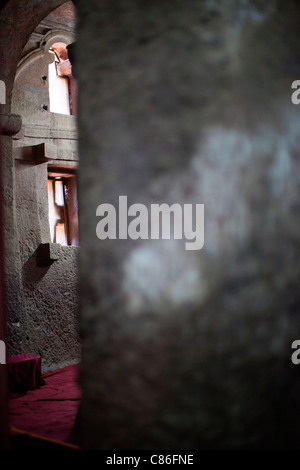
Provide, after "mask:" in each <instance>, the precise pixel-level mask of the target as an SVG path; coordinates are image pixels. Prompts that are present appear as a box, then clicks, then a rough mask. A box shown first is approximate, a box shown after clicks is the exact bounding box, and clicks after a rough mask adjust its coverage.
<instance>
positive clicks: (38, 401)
mask: <svg viewBox="0 0 300 470" xmlns="http://www.w3.org/2000/svg"><path fill="white" fill-rule="evenodd" d="M78 371H79V365H72V366H67V367H64V368H62V369H58V370H55V371H52V372H47V373H45V374H43V379H44V380H45V385H42V386H41V387H40V388H39V389H36V390H30V391H27V392H26V393H14V394H11V397H10V402H9V416H10V418H9V419H10V426H12V427H13V428H16V429H19V430H21V431H26V432H27V433H32V434H36V435H39V436H41V437H43V438H48V439H53V440H57V441H61V442H67V443H72V444H78V442H77V438H76V432H75V431H74V424H75V419H76V416H77V412H78V408H79V404H80V399H81V392H80V388H79V386H78V381H77V378H78Z"/></svg>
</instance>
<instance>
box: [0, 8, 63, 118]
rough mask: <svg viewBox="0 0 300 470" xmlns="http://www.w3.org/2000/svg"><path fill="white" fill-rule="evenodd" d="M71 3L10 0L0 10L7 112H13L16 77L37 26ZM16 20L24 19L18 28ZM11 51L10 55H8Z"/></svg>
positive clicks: (0, 35) (1, 50)
mask: <svg viewBox="0 0 300 470" xmlns="http://www.w3.org/2000/svg"><path fill="white" fill-rule="evenodd" d="M67 1H68V0H49V1H47V2H44V1H43V0H38V1H35V2H33V1H29V2H19V1H18V0H10V1H8V2H7V3H6V5H5V6H4V8H3V9H2V10H1V11H0V13H1V14H0V58H1V63H2V66H1V76H0V79H1V80H3V81H4V82H5V84H6V92H7V99H6V112H7V111H9V110H10V106H11V96H12V89H13V83H14V77H15V74H16V71H17V67H18V63H19V59H20V57H21V54H22V51H23V48H24V46H25V44H26V43H27V41H28V39H29V38H30V35H31V34H32V32H33V31H34V29H35V28H36V26H37V25H38V24H39V23H40V22H41V21H42V20H43V19H44V18H46V17H47V16H48V15H49V13H51V12H52V11H53V10H55V9H56V8H58V7H59V6H61V5H63V4H64V3H67ZM16 17H20V18H22V21H20V22H19V23H18V26H17V27H16V23H15V22H13V21H12V20H11V19H12V18H16ZM8 45H9V47H8ZM8 49H9V51H10V53H9V54H7V50H8Z"/></svg>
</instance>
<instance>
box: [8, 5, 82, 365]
mask: <svg viewBox="0 0 300 470" xmlns="http://www.w3.org/2000/svg"><path fill="white" fill-rule="evenodd" d="M45 3H47V2H37V3H36V5H33V3H32V2H27V4H26V5H24V8H23V10H22V9H21V10H19V6H18V5H17V2H14V1H10V2H8V3H7V5H6V6H5V7H4V8H3V9H2V10H1V14H0V23H1V25H2V26H3V27H2V28H1V38H2V39H1V46H0V56H1V57H2V58H3V60H2V62H1V63H2V68H1V78H2V79H4V80H5V83H6V85H7V86H6V88H7V106H6V107H5V108H4V107H2V108H1V110H0V111H1V113H2V112H3V113H4V112H5V114H4V116H2V119H1V125H2V130H3V128H4V131H3V133H4V134H5V135H4V136H1V137H2V139H1V163H2V165H1V170H2V172H1V177H2V186H3V202H4V204H3V206H4V210H3V213H4V217H3V219H4V238H5V240H4V241H5V260H4V261H5V297H6V316H7V352H8V355H11V354H17V353H22V352H25V353H33V354H38V355H41V357H42V366H43V369H49V368H56V367H59V366H63V365H66V364H69V363H73V362H77V361H78V360H79V359H80V340H79V331H78V330H79V326H78V308H77V306H78V291H77V283H78V274H77V255H78V247H73V246H72V247H69V246H68V247H62V248H61V250H60V252H59V255H56V256H54V259H51V260H50V259H48V260H46V262H45V260H42V261H43V263H41V259H40V257H41V255H40V248H41V247H42V246H43V245H44V246H45V245H47V244H49V242H50V227H49V218H48V212H49V209H48V194H47V178H48V173H47V165H51V164H52V165H57V166H60V165H63V166H64V167H73V166H76V164H77V161H78V151H77V131H76V117H75V116H64V115H59V114H54V113H51V112H50V111H49V86H48V65H49V63H50V62H51V61H52V60H53V56H52V57H51V55H50V54H49V52H48V49H49V47H50V46H51V45H52V44H53V43H55V41H56V42H57V41H64V40H66V41H72V40H73V38H74V31H73V30H74V22H75V15H74V5H73V4H72V2H68V3H67V4H66V6H65V7H64V6H63V7H61V8H59V9H58V10H55V8H56V7H57V6H59V5H61V4H62V3H63V2H61V1H60V2H59V1H53V2H48V3H47V5H46V4H45ZM51 10H55V11H54V12H53V13H51V14H50V16H47V14H48V13H50V12H51ZM34 11H35V14H34ZM17 17H19V18H20V21H19V23H17V24H16V21H15V18H17ZM45 17H46V18H45ZM40 20H43V22H42V23H40ZM12 29H13V31H12ZM34 29H35V31H34V34H32V35H31V33H32V32H33V30H34ZM12 35H13V39H12V40H11V42H10V41H9V39H10V38H11V36H12ZM49 41H50V42H49ZM4 50H5V53H4ZM3 56H4V57H3ZM17 65H18V67H17ZM16 71H17V73H16ZM12 77H14V80H12ZM12 90H13V91H12ZM11 98H12V100H11ZM10 111H12V113H13V114H10ZM21 126H22V127H21ZM20 128H21V131H20ZM18 131H20V132H18ZM16 134H18V135H16ZM12 136H14V137H13V142H12ZM52 248H53V247H52Z"/></svg>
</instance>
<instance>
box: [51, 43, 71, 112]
mask: <svg viewBox="0 0 300 470" xmlns="http://www.w3.org/2000/svg"><path fill="white" fill-rule="evenodd" d="M50 52H52V54H53V55H54V61H53V62H52V63H51V64H50V65H49V100H50V111H51V112H52V113H59V114H70V95H69V79H68V77H60V76H59V75H58V73H57V63H58V59H57V56H56V54H55V53H54V52H53V51H50Z"/></svg>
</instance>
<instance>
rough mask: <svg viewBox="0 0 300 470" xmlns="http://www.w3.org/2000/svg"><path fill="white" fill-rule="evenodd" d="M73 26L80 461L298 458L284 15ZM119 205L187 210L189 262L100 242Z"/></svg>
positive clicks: (287, 26) (105, 12) (295, 24)
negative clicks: (94, 454) (132, 452)
mask: <svg viewBox="0 0 300 470" xmlns="http://www.w3.org/2000/svg"><path fill="white" fill-rule="evenodd" d="M78 16H79V19H80V20H79V28H78V42H77V51H76V60H77V62H76V76H77V77H78V80H79V87H80V109H79V136H80V154H81V158H83V159H84V165H82V167H81V171H80V212H81V221H80V223H81V252H80V278H81V302H80V304H81V329H82V336H83V363H82V388H83V402H82V410H81V415H82V424H83V433H82V435H83V445H84V447H86V448H98V449H218V448H224V449H288V448H295V447H296V448H299V439H300V428H299V424H298V422H297V415H298V410H299V398H298V396H297V395H299V394H298V390H299V385H300V376H299V371H298V370H297V367H295V366H294V365H293V364H292V363H291V359H290V357H291V343H292V341H293V340H294V339H297V336H298V332H299V305H300V297H299V289H298V278H299V262H298V259H299V242H298V238H299V229H300V227H299V217H298V216H297V214H298V212H299V182H300V181H299V174H300V173H299V137H300V135H299V134H300V129H299V119H300V117H299V109H298V108H297V107H296V106H294V105H293V104H292V103H291V83H292V81H293V80H295V79H297V78H299V75H300V63H299V51H300V49H299V44H300V42H299V39H300V38H299V35H300V33H299V32H300V24H299V23H300V21H299V18H300V16H299V6H298V5H297V2H295V1H292V0H288V1H279V2H275V1H270V2H260V1H254V0H253V1H250V0H249V1H247V0H246V1H245V0H239V1H230V0H228V1H226V2H215V1H212V0H205V1H203V2H199V1H198V0H197V1H196V0H191V1H190V2H182V1H176V0H174V1H162V2H147V1H142V0H134V1H132V0H130V1H129V0H118V1H117V0H115V1H112V0H109V1H108V0H99V1H94V2H92V3H89V2H85V1H83V0H79V1H78ZM87 45H88V47H87ZM119 195H127V196H128V202H129V204H132V203H134V202H139V203H144V204H147V205H148V207H149V205H150V204H151V203H154V202H166V203H169V204H171V203H173V202H179V203H181V204H182V203H194V204H195V203H204V204H205V244H204V248H203V249H202V250H201V251H198V252H188V251H186V250H185V249H184V244H183V243H182V242H180V241H174V240H170V241H167V240H143V241H141V240H137V241H129V240H106V241H100V240H99V239H98V238H97V237H96V231H95V229H96V224H97V221H98V219H97V218H96V208H97V206H98V205H99V204H101V203H102V202H107V203H113V204H115V205H117V203H118V197H119Z"/></svg>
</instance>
